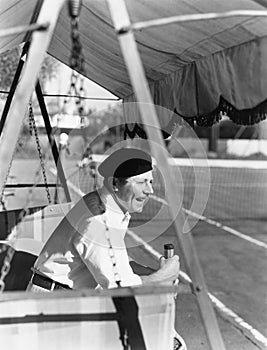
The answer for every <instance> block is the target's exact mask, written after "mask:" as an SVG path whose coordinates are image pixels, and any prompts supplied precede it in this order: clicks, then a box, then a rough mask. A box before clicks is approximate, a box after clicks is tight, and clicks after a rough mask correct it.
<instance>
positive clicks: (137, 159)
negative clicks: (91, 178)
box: [98, 148, 152, 178]
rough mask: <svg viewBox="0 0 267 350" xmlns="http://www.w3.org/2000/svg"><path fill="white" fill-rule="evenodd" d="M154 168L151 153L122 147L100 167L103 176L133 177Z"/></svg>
mask: <svg viewBox="0 0 267 350" xmlns="http://www.w3.org/2000/svg"><path fill="white" fill-rule="evenodd" d="M150 170H152V159H151V157H150V155H149V154H148V153H146V152H144V151H142V150H140V149H136V148H121V149H119V150H117V151H115V152H113V153H112V154H110V155H109V156H108V157H107V158H106V159H105V160H104V161H103V162H102V163H101V164H100V165H99V167H98V171H99V173H100V175H102V176H103V177H111V176H112V177H124V178H127V177H131V176H135V175H139V174H143V173H146V172H147V171H150Z"/></svg>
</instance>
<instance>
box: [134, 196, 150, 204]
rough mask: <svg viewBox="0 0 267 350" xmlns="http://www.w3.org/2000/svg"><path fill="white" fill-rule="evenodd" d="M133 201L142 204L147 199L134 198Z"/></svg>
mask: <svg viewBox="0 0 267 350" xmlns="http://www.w3.org/2000/svg"><path fill="white" fill-rule="evenodd" d="M135 199H136V201H137V202H141V203H142V202H144V201H145V200H146V199H147V197H144V198H140V197H139V198H135Z"/></svg>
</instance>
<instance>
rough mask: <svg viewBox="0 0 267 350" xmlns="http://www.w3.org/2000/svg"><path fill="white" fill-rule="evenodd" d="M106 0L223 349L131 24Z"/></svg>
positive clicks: (181, 237)
mask: <svg viewBox="0 0 267 350" xmlns="http://www.w3.org/2000/svg"><path fill="white" fill-rule="evenodd" d="M107 2H108V5H109V9H110V12H111V17H112V19H113V23H114V26H115V28H116V30H117V33H118V39H119V43H120V46H121V50H122V54H123V56H124V60H125V64H126V66H127V69H128V73H129V76H130V79H131V82H132V86H133V88H134V92H135V95H136V97H137V101H141V102H143V103H141V104H140V113H141V117H142V120H143V123H144V124H145V127H146V131H147V134H148V139H149V143H150V147H151V151H152V155H153V156H154V157H155V159H156V160H157V164H158V166H159V169H160V171H161V173H162V175H163V177H164V179H165V181H166V183H168V184H171V186H167V188H166V196H167V200H168V203H169V209H170V212H171V215H172V218H173V222H174V225H175V229H176V234H177V238H178V241H179V243H180V247H181V250H182V254H183V259H184V262H185V265H186V269H187V271H188V272H189V275H190V277H191V279H192V282H193V292H194V293H195V295H196V297H197V301H198V305H199V309H200V313H201V317H202V320H203V323H204V326H205V330H206V334H207V337H208V340H209V343H210V346H211V348H212V349H213V350H225V346H224V342H223V339H222V336H221V333H220V329H219V327H218V323H217V319H216V316H215V312H214V309H213V307H212V305H211V302H210V299H209V296H208V290H207V287H206V284H205V280H204V276H203V272H202V269H201V267H200V263H199V260H198V257H197V253H196V249H195V246H194V243H193V239H192V236H191V233H190V232H189V233H186V234H184V233H183V232H182V227H184V224H185V217H184V214H183V212H182V210H180V211H179V212H178V215H177V212H176V208H177V201H178V200H179V199H177V196H179V193H180V189H179V187H178V184H177V183H176V181H175V178H174V174H172V172H171V169H169V165H168V161H167V158H166V153H165V152H164V151H163V149H165V145H164V141H163V138H162V135H161V131H160V125H159V122H158V118H157V114H156V110H155V106H154V104H153V100H152V98H151V94H150V90H149V87H148V83H147V80H146V77H145V72H144V68H143V65H142V62H141V59H140V56H139V53H138V50H137V45H136V42H135V39H134V35H133V33H132V32H131V31H125V28H130V25H131V23H130V19H129V16H128V12H127V9H126V6H125V3H124V1H123V0H107ZM151 126H153V127H151ZM156 144H158V145H159V147H156V146H155V145H156ZM186 232H188V230H186Z"/></svg>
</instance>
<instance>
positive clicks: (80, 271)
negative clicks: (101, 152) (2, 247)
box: [34, 188, 142, 289]
mask: <svg viewBox="0 0 267 350" xmlns="http://www.w3.org/2000/svg"><path fill="white" fill-rule="evenodd" d="M90 196H91V197H90ZM99 196H100V198H101V200H102V202H103V203H104V205H105V212H104V213H101V214H99V210H97V213H98V215H94V210H93V209H92V210H91V211H92V213H90V211H89V210H88V207H89V208H90V209H91V208H93V207H94V206H95V204H97V203H95V202H96V201H95V197H93V199H94V200H93V201H92V200H91V198H92V194H88V195H86V196H84V197H83V199H82V200H80V201H79V202H78V203H77V204H76V205H75V206H74V207H73V208H72V209H71V211H70V212H69V213H68V214H67V215H66V217H65V218H64V219H63V220H62V221H61V223H60V224H59V225H58V227H57V228H56V229H55V231H54V232H53V234H52V235H51V237H50V238H49V240H48V241H47V243H46V244H45V246H44V248H43V250H42V252H41V254H40V256H39V257H38V259H37V261H36V263H35V266H34V267H35V269H36V270H38V271H39V272H40V273H41V274H45V275H46V276H48V277H50V278H52V279H53V280H55V281H58V282H60V283H63V284H67V285H69V286H70V287H71V288H73V289H81V288H95V287H96V286H97V285H99V286H101V287H102V288H114V287H117V283H116V281H118V280H120V283H121V286H132V285H140V284H141V283H142V282H141V278H140V277H139V276H138V275H136V274H134V273H133V270H132V268H131V266H130V264H129V257H128V254H127V250H126V246H125V242H124V237H125V234H126V231H127V228H128V224H129V220H130V217H131V216H130V214H129V213H128V212H127V213H123V212H122V210H121V209H120V207H119V206H118V205H117V203H116V202H115V200H114V199H113V197H112V195H111V194H110V193H109V192H108V191H107V190H106V189H105V188H102V189H101V190H99ZM97 209H98V207H97ZM110 245H111V246H110ZM113 264H114V265H115V266H114V265H113Z"/></svg>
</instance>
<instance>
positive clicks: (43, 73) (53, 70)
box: [0, 47, 59, 98]
mask: <svg viewBox="0 0 267 350" xmlns="http://www.w3.org/2000/svg"><path fill="white" fill-rule="evenodd" d="M20 55H21V49H20V47H15V48H13V49H11V50H9V51H6V52H4V53H3V54H1V55H0V90H3V91H9V89H10V86H11V84H12V81H13V78H14V75H15V72H16V69H17V65H18V62H19V58H20ZM58 67H59V63H58V61H56V60H55V59H54V58H53V57H51V56H48V55H47V56H45V58H44V61H43V64H42V66H41V70H40V75H39V77H40V83H41V85H42V88H43V91H45V85H46V83H47V82H48V81H50V80H52V79H53V78H56V77H57V73H58ZM5 97H6V96H4V95H2V98H5Z"/></svg>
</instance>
